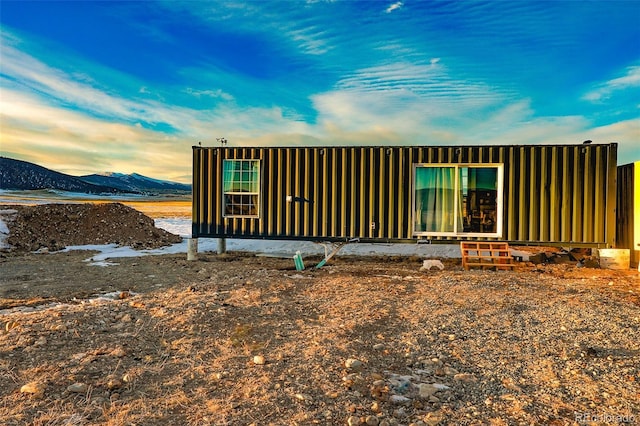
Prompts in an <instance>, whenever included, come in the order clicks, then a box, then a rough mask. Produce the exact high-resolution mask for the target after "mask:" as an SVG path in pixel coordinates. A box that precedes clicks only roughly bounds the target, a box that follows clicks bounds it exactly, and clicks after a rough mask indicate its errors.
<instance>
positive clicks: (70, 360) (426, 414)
mask: <svg viewBox="0 0 640 426" xmlns="http://www.w3.org/2000/svg"><path fill="white" fill-rule="evenodd" d="M90 256H91V254H88V253H79V252H71V253H53V254H37V255H36V254H29V253H18V252H15V251H13V252H10V253H8V254H5V255H4V257H2V258H0V268H1V269H2V272H3V273H2V274H1V276H0V291H1V292H2V293H0V303H1V306H0V309H4V310H3V311H1V312H0V321H1V324H0V325H2V331H1V332H0V424H6V425H25V424H32V425H93V424H97V425H177V424H185V425H225V424H228V425H252V424H253V425H270V424H273V425H294V424H297V425H307V424H327V425H334V424H335V425H357V424H371V425H376V424H377V425H385V424H386V425H423V424H428V425H436V424H442V425H464V424H469V425H471V424H474V425H475V424H477V425H485V424H486V425H494V424H495V425H519V424H523V425H531V424H553V425H580V424H637V423H639V421H640V402H639V401H640V386H639V381H640V279H639V275H638V273H637V272H634V271H610V270H601V269H596V268H578V267H576V266H575V265H573V264H559V265H532V264H524V263H523V264H521V265H519V266H518V268H516V270H515V271H480V270H472V271H464V270H462V268H461V267H460V264H459V260H450V259H449V260H446V259H443V263H444V266H445V269H444V270H443V271H440V270H431V271H424V270H421V269H420V267H421V266H422V260H423V259H419V258H403V257H348V256H338V257H337V258H335V259H332V261H331V262H330V263H329V264H328V265H327V266H325V267H323V268H321V269H319V270H306V271H302V272H298V271H295V269H294V267H293V262H292V261H291V260H290V259H274V258H261V257H255V256H251V255H249V254H244V253H229V254H227V255H221V256H216V255H204V254H203V255H202V256H200V259H199V260H198V261H195V262H188V261H187V260H186V259H185V256H184V255H163V256H148V257H141V258H134V259H115V260H114V261H115V263H117V264H114V265H112V266H108V267H97V266H90V265H89V264H88V263H87V262H85V261H84V260H85V259H87V258H89V257H90ZM56 265H57V266H56ZM34 271H36V272H37V273H33V272H34ZM65 271H71V272H65ZM45 291H49V293H46V294H45ZM105 292H111V293H110V294H108V295H106V296H104V297H102V298H96V297H95V296H96V295H98V294H104V293H105ZM74 297H76V298H75V299H74ZM90 298H91V299H90ZM26 306H29V308H26Z"/></svg>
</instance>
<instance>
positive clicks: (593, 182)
mask: <svg viewBox="0 0 640 426" xmlns="http://www.w3.org/2000/svg"><path fill="white" fill-rule="evenodd" d="M616 153H617V145H616V144H606V145H598V144H592V145H561V146H558V145H536V146H518V145H514V146H465V147H313V148H286V147H276V148H233V147H220V148H216V147H206V148H205V147H193V236H194V238H195V237H214V238H215V237H229V238H232V237H233V238H238V237H248V238H291V239H302V240H345V239H350V238H360V239H363V240H374V241H395V240H412V241H415V239H417V237H414V235H413V234H412V229H413V227H412V220H413V218H412V213H411V212H412V191H413V182H412V170H413V165H414V164H416V163H431V164H484V163H492V164H498V163H500V164H503V165H504V194H503V200H504V204H503V206H504V207H503V212H502V214H503V235H502V236H501V237H500V238H488V239H500V240H505V241H512V242H521V243H549V244H554V243H555V244H568V245H582V244H586V245H598V246H612V245H613V243H614V237H615V200H616V161H617V158H616ZM223 159H259V160H261V162H260V164H261V165H260V167H261V200H260V217H259V218H225V217H223V211H222V208H223V206H222V198H223V197H222V164H223V161H222V160H223ZM289 195H290V196H294V197H297V198H296V199H298V200H308V201H294V202H287V196H289ZM421 238H422V237H421ZM427 238H431V237H427ZM432 239H433V240H442V241H447V240H460V239H470V238H468V237H466V236H456V237H433V238H432ZM471 239H472V238H471Z"/></svg>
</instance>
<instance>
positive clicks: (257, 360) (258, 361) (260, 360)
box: [253, 355, 266, 365]
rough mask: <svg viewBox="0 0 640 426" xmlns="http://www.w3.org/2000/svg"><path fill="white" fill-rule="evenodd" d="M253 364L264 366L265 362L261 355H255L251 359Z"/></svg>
mask: <svg viewBox="0 0 640 426" xmlns="http://www.w3.org/2000/svg"><path fill="white" fill-rule="evenodd" d="M253 363H254V364H255V365H264V364H265V363H266V361H265V359H264V357H263V356H262V355H256V356H254V357H253Z"/></svg>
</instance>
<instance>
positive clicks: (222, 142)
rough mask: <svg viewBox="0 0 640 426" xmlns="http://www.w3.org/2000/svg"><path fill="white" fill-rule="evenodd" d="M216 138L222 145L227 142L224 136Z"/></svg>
mask: <svg viewBox="0 0 640 426" xmlns="http://www.w3.org/2000/svg"><path fill="white" fill-rule="evenodd" d="M216 140H217V141H218V142H220V145H223V146H224V145H226V144H227V142H228V141H227V140H226V139H225V138H216Z"/></svg>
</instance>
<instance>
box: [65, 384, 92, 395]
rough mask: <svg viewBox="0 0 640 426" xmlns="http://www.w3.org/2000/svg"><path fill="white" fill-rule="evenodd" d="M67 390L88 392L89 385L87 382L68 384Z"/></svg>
mask: <svg viewBox="0 0 640 426" xmlns="http://www.w3.org/2000/svg"><path fill="white" fill-rule="evenodd" d="M67 390H68V391H69V392H73V393H86V392H87V391H88V390H89V386H88V385H87V384H86V383H74V384H72V385H69V386H67Z"/></svg>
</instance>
